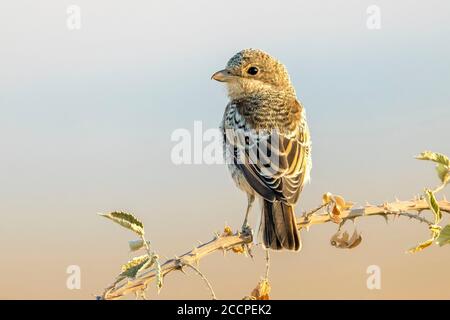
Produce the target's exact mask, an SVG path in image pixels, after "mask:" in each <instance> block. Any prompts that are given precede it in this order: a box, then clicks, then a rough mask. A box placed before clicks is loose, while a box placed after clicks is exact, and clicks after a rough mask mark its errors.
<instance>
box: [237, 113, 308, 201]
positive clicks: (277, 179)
mask: <svg viewBox="0 0 450 320" xmlns="http://www.w3.org/2000/svg"><path fill="white" fill-rule="evenodd" d="M300 107H301V106H300ZM248 140H249V141H247V142H249V143H247V145H248V146H249V147H246V148H245V152H244V153H245V157H244V159H243V158H242V156H240V155H239V154H237V153H236V152H234V160H235V161H234V162H235V165H236V166H238V168H239V169H240V170H241V172H242V173H243V175H244V177H245V179H246V180H247V182H248V183H249V185H250V186H251V187H252V188H253V189H254V190H255V191H256V192H257V193H258V194H259V195H260V196H261V197H263V198H264V199H266V200H269V201H274V200H279V201H282V202H284V203H287V204H295V203H296V202H297V200H298V197H299V195H300V192H301V190H302V188H303V185H304V183H305V178H306V177H308V176H309V169H310V168H309V166H310V158H309V157H310V139H309V131H308V127H307V124H306V119H305V118H304V116H302V117H301V118H300V122H299V125H298V126H297V128H296V130H294V131H293V132H291V133H282V132H279V131H271V132H267V133H265V134H264V133H262V134H261V133H259V134H256V133H254V132H253V133H251V134H250V137H249V139H248ZM252 141H253V142H254V141H257V143H252Z"/></svg>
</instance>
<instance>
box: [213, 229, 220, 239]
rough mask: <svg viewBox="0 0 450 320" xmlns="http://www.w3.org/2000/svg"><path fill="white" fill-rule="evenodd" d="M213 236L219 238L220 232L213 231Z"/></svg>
mask: <svg viewBox="0 0 450 320" xmlns="http://www.w3.org/2000/svg"><path fill="white" fill-rule="evenodd" d="M214 236H215V237H216V239H219V238H220V234H219V233H217V232H216V231H214Z"/></svg>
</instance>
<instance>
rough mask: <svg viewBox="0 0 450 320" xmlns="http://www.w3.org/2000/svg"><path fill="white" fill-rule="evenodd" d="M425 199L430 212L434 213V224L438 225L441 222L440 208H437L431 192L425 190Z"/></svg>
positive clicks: (437, 205)
mask: <svg viewBox="0 0 450 320" xmlns="http://www.w3.org/2000/svg"><path fill="white" fill-rule="evenodd" d="M425 197H426V200H427V203H428V205H429V206H430V209H431V211H432V212H433V213H434V224H439V222H441V220H442V212H441V208H439V204H438V203H437V201H436V197H435V196H434V193H433V191H431V190H428V189H427V190H425Z"/></svg>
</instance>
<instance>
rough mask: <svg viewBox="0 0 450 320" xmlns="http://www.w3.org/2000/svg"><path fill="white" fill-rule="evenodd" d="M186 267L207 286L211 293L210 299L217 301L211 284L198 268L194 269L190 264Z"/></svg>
mask: <svg viewBox="0 0 450 320" xmlns="http://www.w3.org/2000/svg"><path fill="white" fill-rule="evenodd" d="M186 266H187V267H189V268H191V269H192V270H194V271H195V272H196V273H197V274H198V275H199V276H200V277H201V278H202V279H203V281H204V282H205V283H206V285H207V286H208V288H209V291H210V292H211V296H212V299H213V300H217V297H216V294H215V293H214V289H213V287H212V285H211V283H210V282H209V280H208V278H206V277H205V275H204V274H203V273H202V272H201V271H200V270H199V269H198V268H196V267H194V266H193V265H192V264H187V265H186Z"/></svg>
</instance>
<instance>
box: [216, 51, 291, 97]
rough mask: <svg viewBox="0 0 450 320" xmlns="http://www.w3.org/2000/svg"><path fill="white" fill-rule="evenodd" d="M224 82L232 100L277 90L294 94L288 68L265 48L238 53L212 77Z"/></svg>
mask: <svg viewBox="0 0 450 320" xmlns="http://www.w3.org/2000/svg"><path fill="white" fill-rule="evenodd" d="M211 78H212V79H214V80H217V81H220V82H225V83H226V85H227V88H228V95H229V96H230V98H231V99H239V98H243V97H247V96H252V95H258V94H260V93H267V92H277V93H284V94H289V95H294V96H295V91H294V88H293V86H292V84H291V81H290V79H289V75H288V73H287V70H286V67H285V66H284V65H283V64H282V63H281V62H279V61H278V60H277V59H275V58H273V57H272V56H270V55H269V54H267V53H265V52H264V51H261V50H258V49H245V50H242V51H240V52H238V53H236V54H235V55H234V56H233V57H232V58H231V59H230V60H229V61H228V63H227V66H226V68H225V69H223V70H220V71H217V72H216V73H214V74H213V75H212V77H211Z"/></svg>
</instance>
